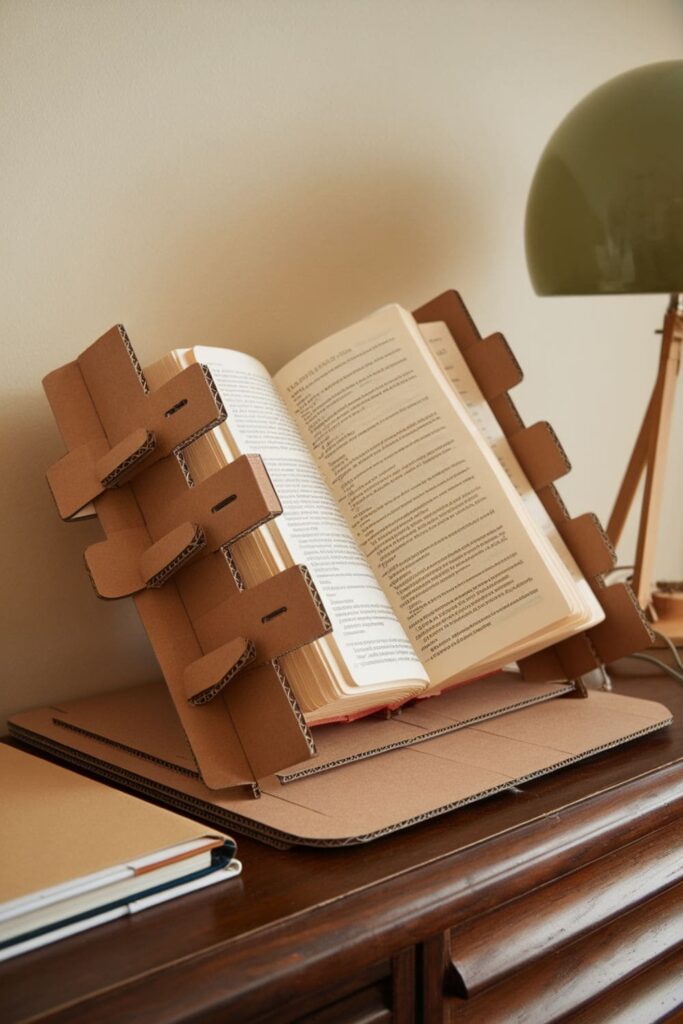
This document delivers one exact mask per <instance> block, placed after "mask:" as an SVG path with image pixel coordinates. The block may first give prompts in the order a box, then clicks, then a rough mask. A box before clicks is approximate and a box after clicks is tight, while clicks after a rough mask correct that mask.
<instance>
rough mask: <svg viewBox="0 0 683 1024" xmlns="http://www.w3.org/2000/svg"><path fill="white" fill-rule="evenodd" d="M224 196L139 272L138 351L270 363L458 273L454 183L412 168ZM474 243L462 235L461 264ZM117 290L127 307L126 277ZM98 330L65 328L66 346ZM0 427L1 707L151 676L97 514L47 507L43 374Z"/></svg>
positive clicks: (49, 436)
mask: <svg viewBox="0 0 683 1024" xmlns="http://www.w3.org/2000/svg"><path fill="white" fill-rule="evenodd" d="M446 186H448V187H447V188H446ZM226 187H227V184H226ZM446 196H448V204H446ZM230 198H231V202H230V203H229V204H228V203H226V207H228V206H229V207H230V208H229V209H227V208H226V210H225V211H222V210H220V209H214V210H206V209H204V210H201V211H200V212H199V213H198V214H197V215H196V216H194V217H192V219H191V225H190V219H189V218H188V217H186V216H185V215H183V217H181V218H180V219H179V221H180V222H179V224H178V225H177V226H176V228H175V229H174V233H173V235H171V236H170V237H169V236H167V237H166V238H165V240H164V241H165V243H166V246H168V243H169V242H172V243H173V244H172V246H168V247H166V246H165V247H164V249H163V250H162V251H160V252H159V251H157V254H156V259H155V261H154V265H153V270H151V271H149V272H148V275H147V277H144V276H143V277H141V278H140V279H138V278H136V285H135V287H136V289H137V294H136V293H135V292H134V293H133V295H134V303H135V307H136V308H137V309H138V310H144V313H143V317H142V319H143V321H144V322H145V323H146V324H148V325H151V329H152V335H153V337H155V338H156V339H157V341H156V343H155V345H154V346H153V348H154V347H156V351H154V350H153V351H151V352H150V350H149V345H148V346H147V348H145V342H144V338H136V337H135V332H134V333H133V338H132V340H133V344H134V345H135V346H136V347H137V348H138V352H139V355H140V356H141V358H142V360H143V362H151V361H153V360H154V359H155V358H157V357H158V356H159V355H161V354H162V353H163V352H164V351H166V349H168V348H169V347H171V345H172V344H173V343H175V344H177V345H182V344H196V343H200V342H203V343H205V344H224V345H232V346H235V347H240V348H244V349H245V350H248V351H250V352H251V353H252V354H254V355H256V356H257V357H259V358H261V359H263V361H264V362H266V364H267V365H268V366H269V367H270V368H271V369H275V368H277V367H278V366H280V365H281V364H282V363H283V362H284V361H286V359H287V358H289V357H291V356H292V355H294V354H296V352H298V351H300V350H301V349H302V348H304V347H306V346H307V345H309V344H311V343H312V342H314V341H316V340H317V339H318V338H321V337H324V336H325V335H326V334H329V333H331V332H332V331H334V330H338V329H341V328H342V327H344V326H346V325H347V324H350V323H352V322H353V321H354V320H356V319H358V318H360V317H361V316H363V315H364V314H365V313H367V312H369V311H370V310H372V309H373V308H375V307H377V306H379V305H381V304H383V303H385V302H390V301H396V300H397V299H399V300H400V301H402V302H403V303H404V304H406V305H407V304H410V303H415V304H418V303H421V302H424V301H426V300H427V299H428V298H430V297H431V296H433V295H435V294H437V293H438V292H439V291H441V290H443V289H444V288H446V287H449V286H452V285H453V284H454V283H455V282H453V281H452V280H449V279H448V276H447V275H448V268H449V267H453V266H454V265H457V264H458V262H459V261H461V262H464V253H465V251H467V250H468V247H467V242H466V240H467V236H468V235H469V236H470V238H471V237H472V233H471V231H467V230H466V229H467V227H468V223H467V222H468V218H467V216H466V215H463V214H462V212H461V211H456V210H455V209H454V208H453V205H452V201H453V189H452V184H451V183H445V182H438V181H435V180H431V179H430V178H429V176H428V175H427V174H425V173H423V171H422V170H419V171H417V172H414V173H412V174H407V173H405V172H404V173H403V174H401V173H400V172H397V171H396V169H395V168H394V170H393V172H392V174H391V175H389V172H388V170H387V172H386V174H385V173H384V172H383V171H382V169H381V168H379V169H378V172H377V173H376V174H375V175H371V176H369V177H368V176H365V177H364V176H363V175H362V174H361V173H359V172H354V173H350V174H349V175H348V176H347V177H344V176H343V175H342V173H341V172H340V171H339V170H338V169H335V170H334V171H333V172H332V173H331V174H330V175H326V174H325V173H324V172H321V174H320V176H319V177H313V176H312V177H311V180H310V181H309V182H304V183H302V182H301V181H297V183H296V187H295V188H292V189H291V190H289V189H288V188H287V187H286V183H284V182H282V181H281V182H280V191H279V192H278V193H277V194H275V193H272V194H271V193H269V194H268V195H267V196H266V197H263V196H261V198H260V199H259V201H258V202H254V200H253V197H250V199H249V201H245V203H244V205H243V206H240V205H239V204H235V203H234V195H232V196H231V197H230ZM235 207H237V210H238V213H235ZM456 216H457V218H458V228H457V234H456V224H455V219H456ZM125 227H130V225H125ZM147 241H149V239H147ZM472 254H473V252H472V248H471V246H470V247H469V251H468V266H469V269H470V270H472V269H473V267H472V258H471V257H472ZM139 269H140V268H139V267H138V268H136V267H135V266H133V268H132V270H131V273H133V272H139ZM474 269H475V272H476V268H474ZM101 272H102V268H98V269H97V273H101ZM150 274H151V275H152V280H150V279H149V275H150ZM155 275H156V280H155V279H154V276H155ZM138 280H139V283H137V281H138ZM123 286H124V285H123V282H122V285H121V287H123ZM143 290H144V291H143ZM141 292H142V294H140V293H141ZM114 301H115V303H118V307H117V313H116V316H117V318H119V319H121V320H122V321H123V322H124V323H125V322H126V297H125V293H124V294H121V296H120V299H119V298H118V297H117V296H116V295H114ZM157 316H158V317H159V321H156V317H157ZM62 326H64V321H62ZM109 326H110V324H109V323H103V324H102V325H101V330H102V332H103V331H105V330H106V329H107V328H108V327H109ZM65 329H66V330H69V327H68V322H67V323H66V326H65ZM198 332H199V333H198ZM170 338H172V339H174V341H173V342H170V341H169V339H170ZM161 339H165V340H164V341H163V342H162V341H161ZM93 340H95V339H94V338H79V339H78V340H76V341H74V350H73V353H72V355H73V356H74V357H75V356H76V355H77V353H78V351H80V350H81V349H82V348H85V347H87V345H88V344H90V342H91V341H93ZM52 368H53V367H52V366H51V365H50V366H46V372H47V370H48V369H52ZM0 429H2V436H3V437H4V438H6V439H8V440H9V441H10V442H11V443H9V444H7V445H6V446H5V452H6V455H5V459H6V460H7V461H6V464H5V466H4V467H3V471H4V474H5V479H11V480H12V481H13V489H14V493H15V494H16V500H13V501H12V502H6V503H5V505H4V512H5V517H6V521H5V530H6V536H7V537H10V538H11V544H10V547H11V550H10V552H9V565H8V569H7V572H8V576H9V578H11V579H12V580H13V583H12V589H11V595H12V597H11V607H10V608H9V609H8V622H7V627H6V634H5V635H6V637H7V638H8V641H7V642H8V645H9V647H10V650H9V651H8V653H7V655H6V658H7V663H8V664H9V665H10V666H12V669H13V671H12V673H11V677H10V678H9V679H8V680H7V681H6V683H5V692H4V698H3V705H4V708H5V709H6V710H7V712H8V713H12V712H13V711H17V710H22V709H24V708H28V707H31V706H35V705H38V704H41V703H45V702H46V701H51V702H53V703H54V702H59V701H60V700H63V699H67V698H69V697H77V696H82V695H85V694H89V693H94V692H101V691H104V690H107V689H113V688H116V687H119V686H128V685H136V684H139V683H142V682H145V681H147V680H148V679H150V678H152V677H154V676H155V675H157V674H158V668H157V666H156V662H155V659H154V657H153V655H152V653H151V649H150V647H149V644H148V642H147V640H146V637H145V635H144V632H143V630H142V627H141V626H140V624H139V622H138V619H137V615H136V612H135V608H134V605H133V603H132V601H128V600H122V601H118V602H105V601H101V600H99V599H97V597H96V596H95V594H94V591H93V589H92V586H91V584H90V581H89V579H88V577H87V574H86V572H85V568H84V565H83V551H84V549H85V548H86V547H87V546H88V545H89V544H91V543H93V542H95V541H96V540H98V539H100V537H101V531H100V528H99V526H98V524H97V523H96V522H84V521H81V522H76V523H66V524H65V523H62V522H61V520H60V519H59V517H58V514H57V511H56V509H55V507H54V504H53V501H52V498H51V495H50V493H49V489H48V487H47V483H46V481H45V470H46V468H47V466H49V465H50V464H51V463H52V462H54V461H55V460H56V459H58V458H59V457H60V456H61V454H63V450H64V449H63V446H62V443H61V440H60V438H59V434H58V431H57V429H56V426H55V424H54V422H53V420H52V416H51V413H50V409H49V406H48V404H47V400H46V399H45V398H44V396H43V394H42V389H41V388H40V382H39V381H36V382H35V390H34V391H32V393H31V394H29V395H24V396H14V397H12V398H9V397H8V398H6V399H5V403H4V405H3V408H2V412H1V414H0Z"/></svg>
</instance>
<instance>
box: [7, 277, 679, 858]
mask: <svg viewBox="0 0 683 1024" xmlns="http://www.w3.org/2000/svg"><path fill="white" fill-rule="evenodd" d="M416 316H417V319H418V320H421V321H429V320H443V321H445V322H446V323H447V325H448V326H449V328H450V330H451V333H452V334H453V337H454V339H455V341H456V343H457V344H458V345H459V347H460V348H461V349H462V351H463V353H464V354H465V355H466V358H467V360H468V363H469V364H470V368H471V369H472V370H473V372H474V374H475V376H476V377H477V379H478V381H479V383H480V386H481V387H482V389H483V391H484V393H485V395H486V397H487V400H488V401H489V403H490V405H491V408H492V410H493V411H494V413H495V415H496V417H497V419H498V421H499V423H500V425H501V427H502V429H503V430H504V432H505V434H506V435H507V437H508V439H509V440H510V443H511V444H512V445H513V447H514V448H515V450H516V452H517V455H518V457H519V459H520V461H521V462H522V464H523V466H524V468H525V470H526V472H527V476H528V477H529V478H530V480H531V481H532V484H533V485H534V486H535V487H536V488H537V490H538V494H539V497H540V499H541V500H542V501H543V503H544V505H545V507H546V508H547V509H548V512H549V514H550V515H551V517H552V519H553V521H554V522H555V523H556V525H557V527H558V530H559V531H560V533H561V534H562V536H563V537H564V539H565V541H566V542H567V544H568V545H569V547H570V548H571V550H572V551H573V553H574V555H575V557H576V559H577V561H578V563H579V565H581V566H582V567H583V569H584V572H585V574H586V576H587V578H588V579H589V582H590V583H591V585H592V586H593V589H594V590H595V592H596V594H597V595H598V597H599V599H600V600H601V602H602V604H603V607H605V609H606V610H607V612H608V621H607V622H605V623H602V624H601V626H598V627H596V628H595V629H593V630H591V631H589V633H588V634H585V635H580V636H577V637H573V638H571V639H570V640H567V641H564V642H562V643H560V644H556V645H554V646H553V647H552V648H550V649H548V650H546V651H543V652H540V653H539V654H538V655H535V656H533V657H532V658H529V659H525V661H524V662H523V665H522V667H523V670H524V674H525V677H526V679H527V680H530V679H534V680H535V681H536V683H537V685H536V686H534V684H532V683H530V682H528V681H527V682H525V681H523V680H519V679H514V680H510V679H507V680H500V679H499V680H497V681H496V680H491V679H489V680H482V681H481V682H480V683H478V684H474V685H471V686H468V687H464V688H458V689H457V690H454V691H452V692H451V693H448V694H446V695H443V696H441V697H439V698H435V699H434V700H429V701H424V702H420V704H418V705H416V706H413V707H409V708H407V709H406V710H405V711H404V713H403V715H402V716H401V717H400V718H398V719H394V720H390V721H384V720H381V719H377V718H374V719H370V720H367V721H361V722H359V723H357V724H356V725H343V726H332V727H325V728H326V729H329V730H330V731H320V736H321V750H320V753H319V755H318V756H317V758H315V759H314V760H312V758H313V755H315V745H314V743H313V739H312V737H311V734H310V732H309V731H308V729H307V728H306V724H305V721H304V719H303V715H302V714H301V711H300V709H299V708H298V706H297V704H296V700H295V698H294V696H293V694H292V692H291V688H290V687H289V685H288V683H287V680H286V678H285V676H284V675H283V673H282V670H281V668H280V666H279V663H278V661H277V657H278V656H279V655H281V654H283V653H285V652H287V651H289V650H292V649H294V648H295V647H297V646H299V645H301V644H304V643H307V642H309V641H310V640H311V639H313V638H315V637H318V636H321V635H323V634H324V633H325V632H326V631H328V630H329V628H330V623H329V620H328V619H327V616H326V614H325V610H324V608H323V606H322V604H321V602H320V598H319V596H318V595H317V592H316V590H315V586H314V583H313V581H312V580H311V579H310V576H309V575H308V573H307V571H306V570H305V568H304V567H302V566H295V567H293V568H291V569H288V570H287V571H286V572H284V573H280V574H278V575H277V576H275V577H273V578H271V579H269V580H267V581H265V582H264V583H262V584H260V585H259V586H257V587H253V588H248V589H247V590H245V589H244V587H243V584H242V582H241V581H240V580H239V578H238V577H237V575H236V574H235V573H234V572H233V569H232V563H231V559H230V555H229V548H228V546H227V545H229V543H230V542H231V541H233V540H235V539H236V538H237V537H239V536H241V535H242V534H243V533H244V532H246V531H248V530H249V529H253V528H255V527H256V526H257V525H259V524H260V523H262V522H265V521H267V520H268V518H271V517H272V516H273V515H277V514H278V512H279V511H280V506H279V502H278V501H277V496H276V495H275V493H274V491H273V488H272V484H271V482H270V480H269V478H268V474H267V470H266V468H265V467H264V466H263V464H262V463H261V462H260V460H259V459H258V456H245V457H243V458H242V459H240V460H237V461H236V462H235V463H233V464H231V465H230V466H228V467H225V469H223V470H220V471H219V472H217V473H216V474H214V476H213V477H211V478H210V479H209V480H207V481H205V482H203V483H201V484H199V485H198V486H196V487H195V486H194V485H193V481H192V480H191V478H190V475H189V472H188V470H187V466H186V464H185V463H184V461H183V459H182V456H181V455H180V454H179V453H180V451H181V449H182V447H183V446H185V445H186V444H188V443H189V442H190V441H191V440H193V439H194V438H195V437H196V436H199V434H200V433H201V432H203V431H204V430H206V429H209V428H210V427H211V426H212V425H213V424H214V423H217V422H219V419H220V418H222V417H223V416H224V415H225V410H223V409H222V406H221V405H220V401H219V400H218V397H217V395H216V393H215V388H214V387H213V384H212V381H211V379H210V375H208V373H207V371H205V370H204V369H203V368H201V367H197V366H195V367H192V370H194V371H195V372H194V373H193V374H190V372H189V371H185V372H184V373H182V374H179V375H178V376H177V377H176V378H174V380H173V381H172V382H170V383H169V384H167V385H164V387H162V388H159V389H158V390H157V391H150V389H149V386H148V385H147V382H146V380H145V376H144V372H143V370H142V368H141V367H140V364H139V363H138V361H137V359H136V357H135V354H134V352H133V350H132V348H131V346H130V342H129V340H128V338H127V335H126V334H125V331H124V330H123V329H122V328H114V329H112V331H110V332H108V333H107V334H106V335H104V336H103V338H101V339H99V341H98V342H96V343H95V344H94V345H92V346H90V348H89V349H87V350H86V352H85V353H83V355H82V356H81V357H79V359H78V360H77V361H76V362H75V363H72V364H69V365H68V366H66V367H62V368H61V369H60V370H57V371H55V372H54V373H53V374H51V375H50V376H49V378H47V379H46V384H45V386H46V391H47V393H48V397H49V399H50V402H51V405H52V407H53V410H54V412H55V416H56V418H57V421H58V423H59V425H60V429H61V431H62V434H63V436H64V440H65V442H66V445H67V448H68V449H69V451H68V454H67V455H66V456H65V457H64V459H63V460H60V463H58V464H57V466H56V467H53V468H52V469H51V471H50V478H51V486H52V488H53V493H54V494H55V499H56V500H57V503H58V507H59V508H60V512H61V513H62V515H67V516H70V515H73V514H75V513H76V512H78V511H79V510H80V509H81V508H83V506H84V505H85V504H87V503H88V502H89V501H91V500H93V501H94V507H95V509H96V512H97V515H98V517H99V519H100V522H101V524H102V526H103V529H104V531H105V534H106V537H107V539H106V540H105V541H104V542H102V543H101V544H98V545H94V546H93V547H92V548H91V549H89V551H88V553H87V562H88V566H89V570H90V573H91V576H92V577H93V580H94V582H95V584H96V586H97V587H98V589H99V590H100V592H103V593H105V594H106V596H111V597H114V596H119V595H122V594H126V593H132V594H133V595H134V600H135V603H136V606H137V608H138V611H139V613H140V616H141V618H142V621H143V624H144V625H145V628H146V629H147V631H148V634H149V636H150V640H151V642H152V645H153V647H154V650H155V653H156V655H157V658H158V661H159V664H160V666H161V668H162V671H163V673H164V677H165V680H166V685H167V687H168V693H169V694H170V697H171V702H172V703H171V702H169V700H168V698H167V697H166V696H165V693H164V691H163V689H160V688H159V687H158V686H156V687H151V688H141V689H139V690H137V691H135V692H134V693H132V694H131V693H129V692H126V693H124V694H122V695H110V696H109V697H106V698H104V697H102V698H93V699H92V700H91V701H85V702H77V703H76V704H70V705H68V706H65V707H64V708H62V709H59V710H58V711H54V710H51V709H44V710H43V711H38V712H31V713H28V714H27V715H22V716H18V717H17V718H15V719H14V720H13V723H12V726H11V728H12V730H13V731H14V733H15V734H16V735H18V736H22V737H23V738H25V739H29V740H30V742H32V743H34V744H35V745H36V746H41V747H45V748H47V749H50V750H53V751H56V752H58V753H59V755H60V756H65V757H70V758H71V759H72V760H73V761H74V763H78V764H84V765H88V766H90V767H94V768H95V769H96V770H97V771H98V772H100V773H101V774H103V775H105V776H106V777H112V778H119V779H120V778H125V779H127V780H129V781H130V780H133V784H134V785H135V786H136V787H137V788H139V789H140V790H141V791H143V792H148V793H153V794H154V795H156V796H161V798H162V799H165V800H167V801H168V802H169V803H172V804H173V805H174V806H179V807H182V808H184V809H186V810H190V811H191V810H192V809H194V810H195V812H197V811H198V810H199V811H200V812H201V813H202V814H203V815H205V816H208V817H209V818H210V820H215V821H216V822H218V823H230V824H231V825H233V826H234V827H236V828H242V830H246V831H247V832H249V833H253V834H257V835H259V837H261V838H263V837H267V838H269V839H271V840H273V841H276V842H285V843H286V842H291V841H302V842H308V843H314V844H323V845H327V844H338V843H347V842H356V841H360V840H362V839H367V838H372V837H374V836H376V835H379V834H382V833H383V832H384V831H392V830H394V829H395V828H401V827H405V826H406V825H408V824H410V823H411V822H413V821H417V820H421V819H422V818H424V817H429V816H432V815H433V814H438V813H443V812H444V811H445V810H447V809H449V808H451V807H455V806H459V805H460V804H461V803H465V802H469V801H471V800H474V799H480V798H481V797H483V796H485V795H487V794H488V793H490V792H496V791H497V790H499V789H501V788H505V787H506V786H508V785H510V784H512V783H513V782H519V781H522V780H523V779H526V778H530V777H532V776H533V775H535V774H540V773H543V772H544V771H549V770H554V769H555V768H557V767H559V766H561V765H562V764H565V763H568V761H570V760H574V759H576V758H579V757H584V756H589V754H590V753H593V752H594V751H595V750H597V749H602V748H603V747H604V746H610V745H613V744H615V743H618V742H623V741H625V740H626V739H629V738H631V737H633V736H636V735H639V734H641V733H643V732H647V731H651V730H652V729H655V728H661V727H662V725H664V724H666V722H667V721H668V712H667V711H666V709H663V708H661V707H660V706H659V705H650V706H649V707H641V705H643V704H645V703H646V702H636V703H635V704H634V705H630V706H629V707H628V708H627V707H626V706H625V705H624V704H623V701H624V700H625V698H617V697H615V696H612V695H604V694H591V695H590V697H589V698H588V700H587V701H586V702H577V701H573V700H567V699H562V700H555V699H551V698H554V697H558V696H562V695H563V694H564V695H566V694H567V686H566V684H564V683H563V682H562V680H566V679H573V678H575V677H576V676H578V675H580V674H581V673H583V672H586V671H588V670H589V669H590V668H593V667H595V666H596V665H598V664H600V663H601V662H602V661H605V660H607V656H608V655H609V656H610V658H611V657H616V656H617V653H616V652H618V653H619V654H625V653H628V652H629V651H632V650H635V649H640V648H642V647H643V646H645V645H646V643H647V640H648V633H647V629H646V627H645V626H644V624H643V621H642V615H641V614H640V613H639V611H638V609H637V607H636V606H635V604H634V601H633V598H632V595H631V593H630V591H629V590H628V589H627V588H625V587H623V586H613V587H604V586H603V584H602V580H601V578H600V577H601V574H602V573H604V572H605V571H607V569H608V568H609V567H610V566H611V564H612V559H613V552H612V550H611V548H610V546H609V544H608V542H607V540H606V538H605V536H604V534H603V533H602V531H601V529H600V527H599V524H597V521H596V520H595V519H594V517H592V516H581V517H579V518H578V519H576V520H571V519H570V518H569V516H568V514H567V512H566V509H565V508H564V505H563V504H562V502H561V499H560V497H559V495H558V493H557V491H556V490H555V488H554V486H553V481H554V480H556V479H557V478H558V477H559V476H561V475H562V474H563V473H564V472H566V471H567V469H568V468H569V463H568V460H567V458H566V456H565V455H564V452H563V450H562V448H561V446H560V444H559V442H558V440H557V438H556V437H555V435H554V433H553V431H552V429H551V428H550V427H549V426H548V425H547V424H544V423H539V424H536V425H534V426H533V427H530V428H526V427H525V426H524V424H523V421H522V419H521V417H520V416H519V413H518V412H517V410H516V408H515V406H514V404H513V403H512V401H511V399H510V397H509V394H508V389H509V388H510V387H512V386H514V385H515V384H516V383H518V382H519V380H520V379H521V370H520V368H519V366H518V364H517V362H516V360H515V359H514V356H513V355H512V353H511V352H510V349H509V347H508V346H507V343H506V342H505V339H504V338H503V337H502V335H494V336H492V337H491V338H489V339H485V340H482V339H481V338H480V336H479V334H478V332H477V330H476V327H475V326H474V324H473V323H472V321H471V319H470V317H469V314H468V313H467V310H466V309H465V307H464V305H463V303H462V301H461V300H460V298H459V296H457V294H456V293H454V292H450V293H447V294H445V295H443V296H441V297H439V298H438V299H436V300H434V302H432V303H430V304H428V305H427V306H425V307H423V308H422V309H421V310H419V311H418V313H417V314H416ZM212 417H213V418H212ZM117 485H118V486H117ZM171 577H172V578H171ZM558 680H559V682H558ZM605 699H607V700H608V701H609V703H607V704H606V703H605ZM541 702H542V703H541ZM578 704H583V705H585V711H586V712H587V714H581V715H579V714H578V713H577V712H576V710H574V709H575V707H576V706H577V705H578ZM162 706H163V709H164V710H162ZM539 708H543V709H545V710H544V711H543V713H541V712H540V711H539V710H538V709H539ZM501 715H502V716H503V717H502V718H501V717H500V716H501ZM524 716H530V717H528V719H527V718H525V717H524ZM491 722H494V723H512V724H507V725H504V726H503V728H502V729H497V730H495V729H491V728H489V724H490V723H491ZM473 723H474V724H473ZM354 730H355V732H354ZM492 737H493V738H494V739H492ZM496 737H497V740H496ZM524 737H526V738H524ZM494 741H495V742H498V743H500V744H501V748H500V749H501V759H500V763H498V762H497V760H496V758H495V757H493V756H492V751H493V749H494V747H493V746H492V743H494ZM503 752H504V756H503ZM491 765H495V769H493V768H491V767H490V766H491ZM275 773H278V774H275ZM257 782H258V783H259V785H260V786H261V788H262V790H263V796H262V798H261V799H260V800H257V801H254V800H253V798H252V796H251V793H252V790H253V789H254V787H255V785H256V783H257ZM285 782H286V785H284V783H285ZM240 787H242V788H241V789H240ZM359 793H362V794H363V796H364V799H363V800H362V801H359V800H358V794H359ZM285 794H287V795H286V796H285Z"/></svg>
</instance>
